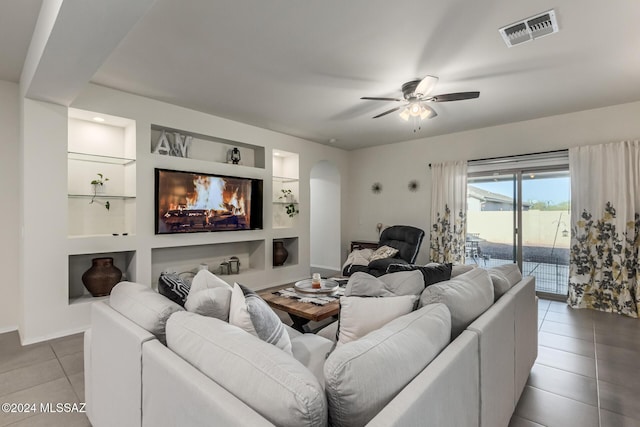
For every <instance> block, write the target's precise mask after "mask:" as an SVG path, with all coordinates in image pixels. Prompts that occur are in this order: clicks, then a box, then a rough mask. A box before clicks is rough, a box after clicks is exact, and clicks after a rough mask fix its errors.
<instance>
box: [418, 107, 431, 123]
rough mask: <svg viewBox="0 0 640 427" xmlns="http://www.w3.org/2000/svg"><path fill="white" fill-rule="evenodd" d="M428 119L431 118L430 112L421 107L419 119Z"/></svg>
mask: <svg viewBox="0 0 640 427" xmlns="http://www.w3.org/2000/svg"><path fill="white" fill-rule="evenodd" d="M429 117H431V110H429V109H428V108H426V107H425V106H421V108H420V119H422V120H424V119H428V118H429Z"/></svg>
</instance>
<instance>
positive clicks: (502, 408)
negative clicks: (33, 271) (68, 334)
mask: <svg viewBox="0 0 640 427" xmlns="http://www.w3.org/2000/svg"><path fill="white" fill-rule="evenodd" d="M414 273H416V272H414ZM491 273H492V274H491V275H490V272H488V271H486V270H483V269H479V268H476V269H473V270H471V271H469V272H467V273H464V274H462V275H460V276H457V277H454V278H452V279H451V280H450V281H447V282H442V283H439V284H436V285H431V286H429V287H427V288H426V290H425V291H424V292H422V295H421V304H420V306H421V307H420V308H419V309H417V310H416V311H413V312H411V313H409V314H406V315H404V316H401V317H398V318H397V319H395V320H393V321H391V322H389V323H388V324H386V325H384V326H383V327H381V328H380V329H378V330H375V331H373V332H371V333H370V334H367V335H365V336H364V337H362V338H360V339H358V340H356V341H354V342H351V343H348V344H343V345H341V346H338V347H337V348H336V349H335V350H333V351H332V352H331V354H330V355H329V357H328V358H327V359H326V360H325V356H326V354H327V353H329V352H330V351H331V350H332V348H333V346H334V343H333V342H332V341H331V340H330V339H326V338H325V337H323V336H322V335H324V336H328V337H333V336H334V334H333V333H331V332H329V333H327V332H325V333H324V334H319V335H313V334H301V333H299V332H297V331H294V330H293V329H291V328H288V329H287V331H288V333H289V336H290V338H291V343H292V353H293V356H291V355H289V354H287V353H285V352H284V351H282V350H280V349H278V348H276V347H275V346H273V345H271V344H268V343H266V342H264V341H260V340H259V339H257V338H256V337H254V336H252V335H250V334H249V333H247V332H245V331H242V330H241V329H239V328H237V327H235V326H232V325H230V324H228V323H226V322H224V321H222V320H219V319H215V318H208V317H205V316H200V315H198V314H193V313H188V312H185V311H184V310H182V308H181V307H179V306H177V305H176V304H174V303H172V302H170V301H168V300H166V301H165V300H164V297H162V296H160V295H159V294H157V293H155V292H154V291H152V290H151V289H148V292H147V291H145V290H143V289H142V288H137V289H138V290H139V291H140V293H134V299H135V298H138V297H139V301H138V302H140V303H141V304H143V305H144V306H145V308H144V310H148V311H149V313H146V314H145V315H143V316H138V314H139V311H140V310H141V308H140V306H139V304H137V303H135V302H130V301H128V302H127V303H126V304H125V305H126V307H125V308H123V303H122V301H120V302H117V301H115V300H117V299H118V298H119V297H118V296H117V295H116V297H115V298H114V296H112V301H111V305H109V304H107V303H104V302H100V303H96V304H94V305H93V309H92V327H91V329H90V330H89V331H87V333H86V335H85V382H86V385H85V388H86V401H87V410H88V416H89V420H90V421H91V423H92V425H93V426H94V427H102V426H113V425H118V426H204V425H224V426H234V425H238V426H263V425H264V426H267V425H308V426H323V425H334V426H347V425H348V426H357V425H365V424H366V425H370V426H438V427H447V426H452V427H454V426H455V427H464V426H483V427H500V426H507V425H508V423H509V419H510V418H511V416H512V414H513V411H514V409H515V405H516V403H517V401H518V399H519V397H520V394H521V393H522V390H523V389H524V386H525V383H526V380H527V377H528V375H529V371H530V369H531V367H532V366H533V363H534V361H535V359H536V356H537V347H538V346H537V303H536V297H535V285H534V278H533V277H525V278H521V277H520V275H519V272H517V271H516V272H514V268H513V267H512V266H511V267H510V266H507V267H506V268H504V269H502V270H500V269H498V270H497V271H491ZM393 274H404V273H393ZM491 278H493V281H492V280H491ZM487 281H488V283H489V285H487ZM118 286H121V285H118ZM125 286H126V285H125ZM132 286H133V284H132ZM138 286H140V285H138ZM488 292H490V296H489V295H488ZM125 294H126V293H125ZM501 294H502V295H501ZM496 295H497V296H499V298H497V299H496V301H495V302H494V301H493V300H494V299H495V296H496ZM121 296H122V295H121ZM158 298H160V299H158ZM489 298H490V300H488V299H489ZM167 301H168V303H167ZM114 302H115V303H116V304H114ZM114 306H115V307H114ZM118 309H120V310H122V311H124V312H125V313H126V314H127V315H126V316H125V315H123V314H122V313H121V312H120V311H118ZM132 312H133V313H134V314H131V313H132ZM149 314H152V316H151V317H154V316H155V317H156V319H159V321H157V322H155V324H151V323H149V322H146V321H144V320H143V318H149V316H148V315H149ZM132 319H133V320H132ZM167 319H169V320H168V322H167ZM164 322H167V323H168V324H167V326H166V334H167V342H168V345H165V344H164V343H163V342H162V341H163V339H164V335H163V334H164V326H165V325H164ZM465 323H466V324H465ZM140 324H143V326H144V327H142V326H140ZM452 327H453V329H452ZM145 328H146V329H145ZM456 328H458V329H459V330H456ZM452 330H453V331H454V332H453V340H451V336H452ZM458 332H459V333H458ZM159 338H160V339H159Z"/></svg>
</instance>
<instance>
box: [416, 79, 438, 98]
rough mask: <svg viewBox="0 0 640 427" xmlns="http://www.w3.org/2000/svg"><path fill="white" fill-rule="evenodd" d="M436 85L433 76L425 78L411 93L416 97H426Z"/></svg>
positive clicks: (436, 81)
mask: <svg viewBox="0 0 640 427" xmlns="http://www.w3.org/2000/svg"><path fill="white" fill-rule="evenodd" d="M437 83H438V78H437V77H434V76H427V77H425V78H424V79H422V80H421V81H420V83H418V86H416V89H415V90H414V91H413V93H415V94H416V95H422V96H424V95H428V94H429V93H430V92H431V91H432V90H433V88H434V87H436V84H437Z"/></svg>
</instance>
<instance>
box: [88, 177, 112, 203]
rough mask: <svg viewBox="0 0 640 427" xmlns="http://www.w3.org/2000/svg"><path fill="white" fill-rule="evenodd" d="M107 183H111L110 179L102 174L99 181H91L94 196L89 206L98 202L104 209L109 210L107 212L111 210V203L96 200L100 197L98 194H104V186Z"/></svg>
mask: <svg viewBox="0 0 640 427" xmlns="http://www.w3.org/2000/svg"><path fill="white" fill-rule="evenodd" d="M107 181H109V178H107V177H106V176H104V175H103V174H101V173H99V174H98V178H97V179H94V180H92V181H91V185H92V186H93V195H92V196H91V201H90V202H89V204H92V203H94V202H97V203H100V204H102V205H104V207H105V208H107V210H109V208H110V207H111V203H109V201H108V200H107V201H106V202H104V203H102V202H100V201H98V200H96V197H97V196H98V194H104V184H105V182H107Z"/></svg>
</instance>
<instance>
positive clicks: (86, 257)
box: [69, 251, 136, 305]
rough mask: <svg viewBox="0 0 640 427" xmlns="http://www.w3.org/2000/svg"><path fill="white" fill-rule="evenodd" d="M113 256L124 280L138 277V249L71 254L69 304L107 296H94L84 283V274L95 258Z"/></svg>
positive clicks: (93, 300) (132, 279) (91, 300)
mask: <svg viewBox="0 0 640 427" xmlns="http://www.w3.org/2000/svg"><path fill="white" fill-rule="evenodd" d="M106 257H110V258H113V265H115V266H116V267H118V268H119V269H120V271H122V274H123V280H130V281H135V279H136V267H135V264H136V263H135V260H136V251H113V252H95V253H84V254H78V255H69V304H70V305H71V304H81V303H89V302H95V301H100V300H103V299H106V298H108V296H107V297H93V296H92V295H91V294H90V293H89V291H87V289H86V288H85V287H84V284H83V283H82V275H83V274H84V272H85V271H87V270H88V269H89V268H91V260H92V259H93V258H106Z"/></svg>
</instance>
